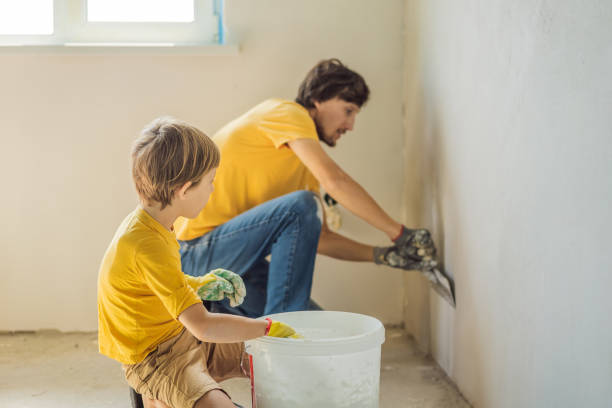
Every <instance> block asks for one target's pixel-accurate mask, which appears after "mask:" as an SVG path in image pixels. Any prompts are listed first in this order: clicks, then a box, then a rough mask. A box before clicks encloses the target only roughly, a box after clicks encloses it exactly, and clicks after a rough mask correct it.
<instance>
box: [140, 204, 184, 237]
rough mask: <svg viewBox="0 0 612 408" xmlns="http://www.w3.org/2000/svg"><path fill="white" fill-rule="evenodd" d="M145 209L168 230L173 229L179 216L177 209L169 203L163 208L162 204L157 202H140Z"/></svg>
mask: <svg viewBox="0 0 612 408" xmlns="http://www.w3.org/2000/svg"><path fill="white" fill-rule="evenodd" d="M140 205H141V206H142V208H143V210H145V211H146V212H147V213H148V214H149V215H150V216H151V217H153V219H154V220H155V221H157V222H159V223H160V224H161V225H162V226H163V227H164V228H165V229H167V230H168V231H172V230H173V227H172V225H173V224H174V221H176V219H177V218H178V215H177V214H176V211H175V210H174V208H172V206H171V205H167V206H166V207H165V208H164V209H163V210H162V209H161V205H160V204H159V203H156V205H154V206H151V205H146V204H145V203H142V202H141V203H140Z"/></svg>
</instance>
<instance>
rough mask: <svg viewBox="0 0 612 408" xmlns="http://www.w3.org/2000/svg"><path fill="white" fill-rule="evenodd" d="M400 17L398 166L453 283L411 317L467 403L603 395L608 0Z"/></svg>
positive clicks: (607, 377) (451, 6) (609, 223)
mask: <svg viewBox="0 0 612 408" xmlns="http://www.w3.org/2000/svg"><path fill="white" fill-rule="evenodd" d="M405 21H406V30H407V31H406V38H407V41H406V53H407V54H410V53H412V57H411V59H409V57H407V60H409V61H411V62H412V63H413V64H414V65H416V68H415V67H414V66H407V83H408V84H410V86H407V92H406V99H405V104H406V106H407V113H406V114H407V117H409V118H412V119H414V121H412V122H410V121H408V120H407V121H406V129H407V135H406V137H407V143H408V145H409V146H411V147H416V148H418V150H417V151H418V152H419V154H421V155H422V158H420V159H417V160H418V161H417V163H418V165H413V167H412V168H411V170H412V171H414V172H417V174H418V176H419V177H420V178H421V184H420V191H421V192H422V194H423V195H422V198H421V199H420V201H419V202H418V204H419V205H420V206H421V207H420V209H419V211H420V212H421V216H422V217H421V220H422V222H423V224H424V225H426V226H429V227H431V228H432V231H433V232H434V235H435V238H436V242H437V243H438V244H439V246H440V249H441V253H442V254H443V257H444V262H445V265H446V266H447V268H448V270H449V272H450V273H451V274H452V275H454V278H455V282H456V291H457V308H456V310H455V311H452V310H448V309H447V308H445V307H444V305H443V303H441V301H439V300H438V299H436V297H434V296H433V295H432V296H430V299H429V303H428V305H429V310H428V313H429V315H430V325H429V326H427V325H425V324H422V323H421V324H420V325H419V324H414V325H413V326H415V327H417V328H421V329H422V328H425V327H426V326H427V328H429V329H430V334H429V335H430V336H431V342H430V347H431V350H432V353H433V355H434V356H435V358H436V359H437V361H438V362H439V363H440V364H441V366H442V367H443V368H444V369H445V370H446V371H447V372H448V373H449V374H450V376H451V377H452V378H453V379H454V380H455V381H456V382H457V384H458V386H459V388H460V390H461V391H462V392H463V393H464V394H465V395H466V397H467V398H468V399H469V400H470V401H472V402H473V403H474V405H475V406H482V407H490V406H491V407H502V408H503V407H515V406H520V407H543V406H556V407H573V406H608V405H610V403H611V402H612V388H610V387H609V384H611V383H612V371H611V370H610V365H609V364H607V363H606V362H610V361H612V346H610V345H611V344H612V326H611V325H610V324H609V318H608V314H609V313H608V312H607V311H609V310H612V300H611V299H612V298H610V296H609V294H608V293H607V292H608V291H609V290H608V289H609V288H610V287H612V275H611V274H609V273H608V272H607V271H609V270H611V269H612V255H610V251H609V246H610V244H611V242H610V238H609V234H608V231H610V230H611V228H612V216H611V215H610V211H609V203H610V202H612V178H611V177H610V174H612V160H610V157H612V138H610V129H612V118H611V116H610V115H609V109H610V106H612V83H611V81H610V80H609V73H610V72H612V49H611V46H610V38H612V26H611V25H610V24H609V22H610V21H612V3H610V2H608V1H592V2H588V3H585V2H578V1H563V2H552V1H536V2H502V1H487V2H483V1H476V0H471V1H465V2H460V3H456V2H448V1H442V0H433V1H427V2H425V1H407V2H406V20H405ZM413 25H417V26H418V29H415V30H413V31H411V29H410V28H411V27H412V26H413ZM415 78H418V79H415ZM413 154H414V153H413V152H412V151H410V150H409V151H407V162H410V159H411V157H414V156H413ZM417 306H418V307H421V308H422V307H423V303H420V304H418V305H417ZM406 309H407V310H410V307H409V306H408V307H407V308H406ZM418 313H419V316H424V315H426V313H424V312H422V310H419V311H418ZM411 318H412V319H413V320H414V319H415V318H414V316H413V317H411ZM420 336H421V337H422V338H427V336H426V335H422V334H421V335H420Z"/></svg>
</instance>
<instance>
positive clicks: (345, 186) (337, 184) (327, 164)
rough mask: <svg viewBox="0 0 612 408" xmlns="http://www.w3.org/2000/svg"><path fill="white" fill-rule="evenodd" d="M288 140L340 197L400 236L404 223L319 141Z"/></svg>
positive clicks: (349, 206)
mask: <svg viewBox="0 0 612 408" xmlns="http://www.w3.org/2000/svg"><path fill="white" fill-rule="evenodd" d="M288 144H289V147H290V148H291V150H292V151H293V152H294V153H295V155H296V156H298V158H299V159H300V160H301V161H302V163H304V165H305V166H306V167H308V169H309V170H310V172H311V173H312V174H313V175H314V176H315V177H316V179H317V180H318V181H319V183H321V186H322V187H323V188H324V189H325V191H326V192H327V193H328V194H330V195H331V196H332V197H334V199H335V200H336V201H338V202H339V203H340V204H342V206H344V207H345V208H346V209H348V210H349V211H351V212H352V213H353V214H355V215H356V216H358V217H359V218H361V219H363V220H364V221H366V222H367V223H369V224H370V225H372V226H373V227H375V228H377V229H379V230H381V231H383V232H384V233H385V234H387V236H388V237H389V238H390V239H394V238H395V237H397V236H398V234H399V233H400V230H401V227H402V225H401V224H400V223H399V222H397V221H395V220H394V219H393V218H391V217H390V216H389V215H388V214H387V213H386V212H385V211H384V210H383V209H382V208H381V207H380V206H379V205H378V203H376V201H375V200H374V199H373V198H372V196H370V194H368V192H367V191H366V190H365V189H364V188H363V187H361V185H360V184H359V183H357V182H356V181H355V180H353V178H352V177H351V176H349V175H348V174H347V173H346V172H345V171H344V170H342V169H341V168H340V166H338V164H336V162H335V161H334V160H333V159H332V158H331V157H329V155H328V154H327V153H326V152H325V151H324V150H323V148H322V147H321V145H320V143H319V142H318V141H315V140H312V139H298V140H293V141H290V142H288Z"/></svg>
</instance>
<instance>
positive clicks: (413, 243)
mask: <svg viewBox="0 0 612 408" xmlns="http://www.w3.org/2000/svg"><path fill="white" fill-rule="evenodd" d="M393 243H394V244H395V247H397V249H398V253H399V255H401V256H402V257H403V258H409V259H412V260H413V261H415V262H419V261H432V260H434V259H435V258H436V246H435V244H434V242H433V240H432V239H431V234H430V233H429V231H428V230H426V229H424V228H420V229H409V228H406V226H405V225H402V230H401V232H400V235H399V237H397V238H395V240H393ZM419 269H420V268H419Z"/></svg>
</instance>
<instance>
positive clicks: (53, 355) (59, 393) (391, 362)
mask: <svg viewBox="0 0 612 408" xmlns="http://www.w3.org/2000/svg"><path fill="white" fill-rule="evenodd" d="M223 385H224V387H225V388H226V389H227V390H228V392H229V393H230V395H232V398H233V399H234V400H235V401H236V402H238V403H239V404H242V405H244V406H245V407H250V406H251V404H250V386H249V382H248V380H246V379H233V380H229V381H226V382H225V383H224V384H223ZM129 406H130V404H129V395H128V388H127V385H126V383H125V382H124V380H123V377H122V373H121V368H120V366H119V363H116V362H114V361H112V360H110V359H108V358H106V357H104V356H101V355H99V354H98V353H97V342H96V334H95V333H59V332H54V331H46V332H37V333H17V334H0V407H2V408H30V407H32V408H34V407H35V408H39V407H40V408H43V407H44V408H56V407H58V408H59V407H93V408H102V407H129ZM469 406H470V405H469V404H468V403H467V402H466V401H465V400H464V399H463V398H462V397H461V395H460V394H459V393H458V392H457V390H456V388H455V387H454V385H453V384H452V383H451V382H450V381H449V380H448V378H447V377H446V376H445V375H444V373H443V372H442V371H441V370H440V369H439V368H438V367H437V366H436V364H435V363H434V362H433V361H432V360H431V359H429V358H428V357H427V356H425V355H423V353H420V352H419V351H417V350H416V348H415V345H414V343H413V341H412V339H410V338H409V337H408V336H406V335H405V334H404V332H403V331H401V330H398V329H388V330H387V333H386V342H385V344H384V345H383V348H382V361H381V384H380V407H381V408H395V407H402V408H404V407H414V408H434V407H435V408H438V407H442V408H447V407H448V408H467V407H469Z"/></svg>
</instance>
